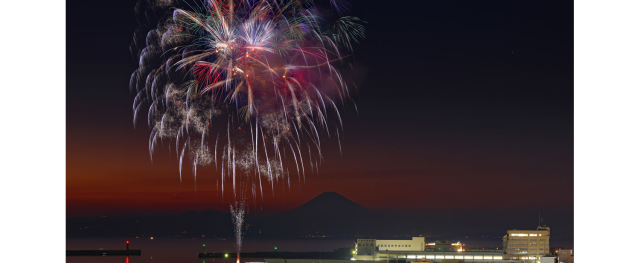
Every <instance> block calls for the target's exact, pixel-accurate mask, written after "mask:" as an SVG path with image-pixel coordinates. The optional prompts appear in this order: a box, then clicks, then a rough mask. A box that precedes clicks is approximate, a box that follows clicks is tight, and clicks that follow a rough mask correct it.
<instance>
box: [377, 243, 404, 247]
mask: <svg viewBox="0 0 640 263" xmlns="http://www.w3.org/2000/svg"><path fill="white" fill-rule="evenodd" d="M380 247H411V245H394V244H382V245H380Z"/></svg>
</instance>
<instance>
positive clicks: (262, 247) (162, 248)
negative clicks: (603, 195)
mask: <svg viewBox="0 0 640 263" xmlns="http://www.w3.org/2000/svg"><path fill="white" fill-rule="evenodd" d="M127 240H129V242H130V245H129V248H130V249H140V250H142V255H141V256H130V257H129V262H128V263H142V262H145V263H207V262H216V261H214V260H213V259H206V260H203V259H199V258H198V253H201V252H202V244H206V249H207V251H206V252H207V253H227V252H229V253H233V252H235V249H234V247H233V243H234V240H233V239H230V238H227V239H219V238H161V237H156V238H154V240H151V239H149V237H145V238H137V239H136V238H129V239H127V238H67V248H66V249H67V250H99V249H101V248H102V249H104V250H115V249H126V245H125V242H126V241H127ZM354 241H355V238H296V239H293V238H290V239H267V238H260V239H258V238H246V239H245V240H244V242H243V246H242V251H244V252H256V251H273V248H274V247H278V251H282V252H285V251H333V250H335V249H338V248H343V247H353V246H354ZM455 241H458V240H455ZM459 241H460V242H462V243H465V244H466V246H465V247H467V248H471V247H482V246H486V247H493V246H502V241H501V240H459ZM550 243H551V246H552V247H557V246H565V247H567V246H573V242H571V244H568V243H567V244H562V243H565V242H555V241H553V240H552V241H551V242H550ZM242 261H243V262H247V261H248V262H251V261H262V259H249V258H247V259H243V260H242ZM67 262H68V263H127V260H126V257H124V256H108V257H96V256H70V257H67ZM229 262H230V263H235V262H234V260H230V261H229ZM217 263H226V262H225V261H221V260H220V259H218V262H217Z"/></svg>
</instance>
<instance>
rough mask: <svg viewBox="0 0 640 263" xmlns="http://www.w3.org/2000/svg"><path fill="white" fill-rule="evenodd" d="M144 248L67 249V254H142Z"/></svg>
mask: <svg viewBox="0 0 640 263" xmlns="http://www.w3.org/2000/svg"><path fill="white" fill-rule="evenodd" d="M141 254H142V250H67V256H140V255H141Z"/></svg>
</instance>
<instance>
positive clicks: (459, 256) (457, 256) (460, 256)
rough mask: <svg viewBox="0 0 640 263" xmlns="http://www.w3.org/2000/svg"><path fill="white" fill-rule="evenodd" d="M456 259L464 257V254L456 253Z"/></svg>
mask: <svg viewBox="0 0 640 263" xmlns="http://www.w3.org/2000/svg"><path fill="white" fill-rule="evenodd" d="M456 259H464V256H463V255H456Z"/></svg>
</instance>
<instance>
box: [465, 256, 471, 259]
mask: <svg viewBox="0 0 640 263" xmlns="http://www.w3.org/2000/svg"><path fill="white" fill-rule="evenodd" d="M464 259H473V256H471V255H466V256H464Z"/></svg>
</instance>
